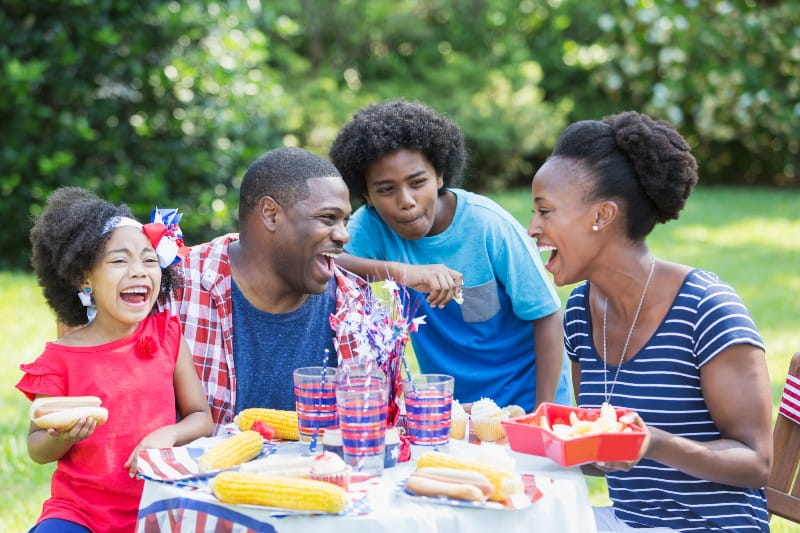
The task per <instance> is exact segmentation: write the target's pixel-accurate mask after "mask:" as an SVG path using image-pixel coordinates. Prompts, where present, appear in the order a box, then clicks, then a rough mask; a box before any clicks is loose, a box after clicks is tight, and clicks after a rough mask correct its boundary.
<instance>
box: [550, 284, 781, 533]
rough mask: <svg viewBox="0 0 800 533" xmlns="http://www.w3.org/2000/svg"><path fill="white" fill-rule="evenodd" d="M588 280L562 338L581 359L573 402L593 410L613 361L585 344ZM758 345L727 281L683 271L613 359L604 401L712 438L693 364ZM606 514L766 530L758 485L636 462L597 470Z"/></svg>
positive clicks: (648, 523) (688, 527) (652, 523)
mask: <svg viewBox="0 0 800 533" xmlns="http://www.w3.org/2000/svg"><path fill="white" fill-rule="evenodd" d="M589 287H590V286H589V283H583V284H581V285H579V286H578V287H576V288H575V289H574V290H573V291H572V294H571V295H570V297H569V299H568V300H567V309H566V313H565V314H564V343H565V344H566V348H567V353H568V355H569V357H570V359H572V360H573V361H578V362H580V365H581V385H580V392H579V398H578V404H579V405H580V406H582V407H599V406H600V404H601V403H602V402H603V400H604V396H603V385H604V382H605V383H607V387H608V389H609V390H611V383H612V382H613V380H614V375H615V374H616V371H617V367H616V366H612V365H610V364H609V365H608V368H607V374H606V375H605V376H604V373H603V361H602V359H601V358H600V357H599V354H598V351H597V349H596V348H595V346H594V343H593V341H592V327H591V319H590V317H589V312H588V303H589ZM741 343H747V344H752V345H754V346H758V347H759V348H762V349H763V348H764V344H763V342H762V341H761V337H760V335H759V334H758V331H757V330H756V326H755V324H754V323H753V320H752V318H751V317H750V315H749V313H748V312H747V309H746V308H745V306H744V304H742V301H741V299H740V298H739V296H738V295H737V294H736V292H735V291H734V290H733V288H732V287H731V286H730V285H728V284H727V283H725V282H723V281H721V280H720V279H719V278H718V277H717V276H716V275H714V274H712V273H710V272H705V271H702V270H693V271H692V272H690V273H689V274H688V275H687V276H686V279H685V280H684V282H683V285H682V286H681V289H680V291H679V292H678V295H677V296H676V298H675V300H674V302H673V303H672V306H671V307H670V310H669V311H668V312H667V315H666V317H665V318H664V320H663V321H662V323H661V325H660V326H659V327H658V329H657V330H656V332H655V333H654V334H653V336H652V337H651V338H650V340H649V341H648V342H647V344H645V346H644V347H643V348H642V350H641V351H639V353H637V354H636V355H635V357H633V358H631V359H630V360H628V361H625V362H624V363H623V364H622V367H621V368H620V371H619V376H618V379H617V383H616V386H615V387H614V391H613V396H612V397H611V402H610V403H611V404H612V405H614V406H615V407H627V408H629V409H633V410H635V411H636V412H638V413H639V415H640V416H641V417H642V419H643V420H644V421H645V423H646V424H648V425H649V426H653V427H657V428H659V429H662V430H664V431H668V432H670V433H673V434H675V435H680V436H682V437H686V438H688V439H694V440H697V441H711V440H715V439H719V438H720V433H719V430H718V429H717V427H716V426H715V425H714V422H713V421H712V420H711V416H710V413H709V411H708V407H707V406H706V403H705V401H704V399H703V392H702V390H701V388H700V368H701V367H702V366H703V365H704V364H706V363H707V362H708V361H710V360H711V359H712V358H714V357H715V356H716V355H718V354H719V353H720V352H722V351H723V350H725V349H726V348H728V347H730V346H733V345H735V344H741ZM606 480H607V482H608V491H609V497H610V498H611V500H612V501H613V503H614V512H615V513H616V515H617V516H618V517H619V518H620V519H622V520H623V521H625V522H627V523H629V524H630V525H632V526H640V527H669V528H672V529H676V530H680V531H747V532H753V533H756V532H759V533H760V532H768V531H769V522H768V520H767V506H766V500H765V496H764V491H763V489H743V488H739V487H732V486H729V485H723V484H720V483H713V482H711V481H705V480H702V479H697V478H695V477H692V476H689V475H687V474H684V473H682V472H680V471H678V470H676V469H674V468H671V467H668V466H665V465H663V464H661V463H658V462H656V461H652V460H649V459H643V460H642V461H641V462H639V463H638V464H637V465H636V466H635V467H634V468H632V469H631V470H630V471H629V472H622V471H616V472H611V473H608V474H606Z"/></svg>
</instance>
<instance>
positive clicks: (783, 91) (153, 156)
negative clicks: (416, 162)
mask: <svg viewBox="0 0 800 533" xmlns="http://www.w3.org/2000/svg"><path fill="white" fill-rule="evenodd" d="M0 68H2V76H0V124H2V132H3V133H2V138H3V142H2V143H1V144H0V217H2V220H3V223H4V226H5V230H4V231H3V232H2V234H0V268H3V269H9V268H14V269H20V268H28V265H29V259H28V254H29V244H28V235H27V232H28V228H29V225H30V217H31V215H36V214H37V213H38V212H39V211H40V210H41V206H42V204H43V202H44V200H45V198H46V197H47V194H48V193H49V192H50V191H51V190H52V189H54V188H56V187H57V186H59V185H64V184H70V185H80V186H85V187H89V188H91V189H93V190H95V191H97V192H98V193H99V194H100V195H101V196H103V197H105V198H107V199H109V200H111V201H115V202H120V201H125V202H126V203H128V204H129V205H130V206H131V207H132V208H133V210H134V213H136V214H137V216H139V217H145V216H147V214H148V213H149V211H150V209H152V206H153V205H155V204H158V205H159V206H168V205H169V206H172V205H177V206H178V207H180V208H181V209H182V210H183V211H184V212H186V213H187V214H188V215H189V216H188V217H187V219H186V220H185V227H184V228H183V229H184V231H185V233H186V235H187V241H188V242H189V243H197V242H201V241H203V240H207V239H208V238H210V237H211V236H213V235H217V234H219V233H221V232H223V231H227V230H231V229H235V219H236V206H237V204H238V186H239V183H240V180H241V177H242V175H243V173H244V170H245V169H246V167H247V165H248V164H249V163H250V162H251V161H252V160H254V159H255V158H256V157H257V156H259V155H260V154H261V153H263V152H265V151H266V150H268V149H271V148H274V147H277V146H280V145H296V146H301V147H304V148H307V149H310V150H312V151H314V152H317V153H319V154H321V155H327V152H328V149H329V147H330V144H331V142H332V140H333V138H334V136H335V135H336V132H337V131H338V129H339V128H340V127H341V126H342V125H343V124H344V123H345V122H346V121H347V120H349V118H350V117H351V116H352V114H353V112H354V111H356V110H357V109H358V108H360V107H362V106H364V105H366V104H369V103H373V102H377V101H382V100H387V99H394V98H399V97H403V98H408V99H418V100H422V101H424V102H426V103H428V104H430V105H432V106H433V107H435V108H436V109H438V110H440V111H443V112H445V113H447V114H449V115H450V116H451V117H452V118H453V119H454V120H455V121H456V122H457V123H458V124H459V125H460V126H461V127H462V128H463V129H464V131H465V133H466V136H467V141H468V147H469V149H470V163H469V169H468V175H467V183H466V184H467V186H468V187H469V188H471V189H473V190H478V191H483V192H491V191H499V190H503V189H506V188H508V187H513V186H525V187H527V186H528V185H529V183H530V179H531V177H532V175H533V173H534V171H535V169H536V168H537V167H538V166H539V165H540V164H541V162H542V161H543V159H544V158H545V157H546V156H547V154H548V153H549V151H550V150H551V149H552V147H553V145H554V143H555V140H556V138H557V136H558V134H559V132H560V131H561V130H562V129H563V128H564V127H565V126H566V125H567V124H568V123H570V122H572V121H575V120H579V119H585V118H600V117H602V116H603V115H606V114H610V113H614V112H617V111H621V110H626V109H636V110H639V111H643V112H646V113H649V114H651V115H653V116H655V117H657V118H664V119H668V120H670V121H672V122H673V123H674V124H675V125H676V126H677V127H678V129H679V130H680V131H681V132H682V133H683V134H684V135H685V136H686V137H687V139H688V140H689V142H690V144H691V145H692V147H693V150H694V153H695V155H696V156H697V159H698V162H699V164H700V169H701V183H702V184H746V185H752V184H759V185H767V186H774V187H787V188H793V190H794V192H795V193H796V192H797V187H798V185H799V184H800V178H799V177H798V176H800V2H788V1H785V2H780V1H756V0H747V1H744V0H733V1H705V0H703V1H701V0H680V1H678V0H674V1H673V0H660V1H655V0H625V1H621V0H592V1H591V2H586V1H584V0H547V1H545V0H427V1H411V0H369V1H359V0H341V1H338V2H331V1H328V0H295V1H269V2H267V1H260V0H246V1H241V0H231V1H228V2H209V1H202V0H197V1H192V2H176V1H173V2H165V1H163V0H60V1H51V0H42V1H33V2H32V1H30V0H4V1H3V2H2V3H0Z"/></svg>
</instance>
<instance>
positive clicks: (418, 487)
mask: <svg viewBox="0 0 800 533" xmlns="http://www.w3.org/2000/svg"><path fill="white" fill-rule="evenodd" d="M406 489H407V490H408V491H409V492H411V493H413V494H417V495H419V496H444V497H446V498H453V499H456V500H466V501H472V502H481V503H482V502H485V501H486V500H488V499H489V498H490V497H491V495H492V494H493V493H494V486H493V485H492V484H491V482H489V480H488V479H487V478H486V476H484V475H483V474H481V473H479V472H467V471H463V470H456V469H455V468H446V467H424V468H419V469H417V470H416V471H415V472H414V473H413V474H411V476H410V477H409V478H408V481H407V482H406Z"/></svg>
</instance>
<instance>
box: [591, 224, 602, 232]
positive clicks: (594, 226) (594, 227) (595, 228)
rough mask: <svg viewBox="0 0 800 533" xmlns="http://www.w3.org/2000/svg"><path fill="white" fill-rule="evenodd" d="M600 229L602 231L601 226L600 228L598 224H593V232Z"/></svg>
mask: <svg viewBox="0 0 800 533" xmlns="http://www.w3.org/2000/svg"><path fill="white" fill-rule="evenodd" d="M599 229H600V226H598V225H597V224H592V231H597V230H599Z"/></svg>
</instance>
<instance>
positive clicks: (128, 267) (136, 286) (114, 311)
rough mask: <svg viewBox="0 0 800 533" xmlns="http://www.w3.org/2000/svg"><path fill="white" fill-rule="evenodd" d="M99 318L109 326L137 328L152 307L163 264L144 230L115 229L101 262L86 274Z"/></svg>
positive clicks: (99, 322) (96, 321)
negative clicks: (160, 263)
mask: <svg viewBox="0 0 800 533" xmlns="http://www.w3.org/2000/svg"><path fill="white" fill-rule="evenodd" d="M86 282H87V284H88V286H90V287H91V289H92V296H93V297H94V301H95V305H96V306H97V318H96V319H95V323H97V324H101V325H104V327H109V328H121V329H131V328H132V329H135V328H136V326H137V325H138V324H139V322H141V321H142V320H143V319H144V318H145V317H146V316H147V315H148V314H149V313H150V309H152V307H153V304H154V303H155V302H156V299H157V298H158V292H159V289H160V287H161V267H159V265H158V256H156V251H155V250H154V249H153V245H152V244H151V243H150V240H149V239H148V238H147V236H146V235H145V234H144V232H142V230H141V229H139V228H135V227H131V226H124V227H120V228H117V229H115V230H113V232H112V234H111V237H110V238H109V239H108V241H107V242H106V246H105V250H104V252H103V254H102V255H101V256H100V259H99V261H98V262H97V264H95V265H94V266H93V267H92V269H91V270H90V271H89V272H88V273H87V275H86Z"/></svg>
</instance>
